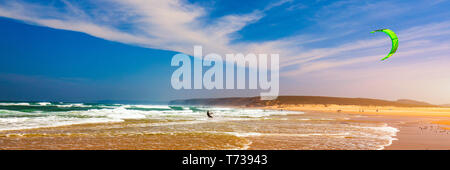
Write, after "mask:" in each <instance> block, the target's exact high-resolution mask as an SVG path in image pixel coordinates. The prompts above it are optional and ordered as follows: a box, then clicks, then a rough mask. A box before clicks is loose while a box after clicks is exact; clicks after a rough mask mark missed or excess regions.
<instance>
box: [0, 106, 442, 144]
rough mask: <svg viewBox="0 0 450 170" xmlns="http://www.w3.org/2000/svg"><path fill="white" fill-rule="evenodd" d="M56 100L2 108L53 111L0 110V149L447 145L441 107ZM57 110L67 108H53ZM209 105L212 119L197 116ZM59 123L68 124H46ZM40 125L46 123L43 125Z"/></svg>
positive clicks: (200, 115) (203, 112)
mask: <svg viewBox="0 0 450 170" xmlns="http://www.w3.org/2000/svg"><path fill="white" fill-rule="evenodd" d="M57 106H58V107H56V106H46V107H40V106H21V107H18V106H16V105H12V106H8V108H10V109H16V110H18V109H41V110H49V109H53V112H48V113H46V115H42V113H26V112H23V113H20V114H18V113H17V111H8V112H6V111H4V112H5V113H4V115H3V117H4V118H3V119H2V120H3V121H5V122H6V121H9V122H10V123H8V122H6V123H3V124H4V126H3V128H12V127H13V126H16V127H14V128H17V129H13V130H2V131H0V149H3V150H11V149H12V150H16V149H18V150H23V149H25V150H28V149H32V150H41V149H44V150H48V149H50V150H61V149H62V150H66V149H69V150H72V149H76V150H78V149H82V150H85V149H87V150H98V149H100V150H130V149H131V150H224V149H225V150H229V149H232V150H245V149H249V150H380V149H388V150H399V149H408V150H411V149H413V150H416V149H419V150H428V149H444V150H447V149H450V142H448V141H450V130H449V128H450V121H449V120H450V108H444V107H390V106H383V107H375V106H358V105H323V104H320V105H318V104H315V105H313V104H311V105H308V104H300V105H273V106H265V107H253V106H246V107H194V106H155V105H114V106H110V105H105V106H104V105H94V106H91V105H83V107H79V106H71V107H70V108H67V107H63V106H59V105H57ZM62 109H66V110H67V109H70V111H65V110H63V112H61V110H62ZM80 109H82V110H80ZM211 109H212V110H213V112H214V113H215V114H214V118H208V117H207V116H206V114H205V113H206V110H211ZM20 116H22V117H20ZM55 119H57V120H58V121H57V122H55V121H54V120H55ZM44 120H45V121H44ZM64 121H65V122H67V123H69V125H60V124H54V123H62V122H64ZM98 121H103V122H98ZM78 122H80V123H78ZM84 122H93V123H84ZM44 123H47V124H44ZM30 125H34V126H30ZM48 125H51V126H49V127H45V126H48ZM22 127H26V129H20V128H22ZM35 127H37V128H35Z"/></svg>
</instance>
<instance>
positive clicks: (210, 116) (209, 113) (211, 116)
mask: <svg viewBox="0 0 450 170" xmlns="http://www.w3.org/2000/svg"><path fill="white" fill-rule="evenodd" d="M206 115H207V116H208V117H209V118H213V113H212V112H210V111H209V110H208V111H206Z"/></svg>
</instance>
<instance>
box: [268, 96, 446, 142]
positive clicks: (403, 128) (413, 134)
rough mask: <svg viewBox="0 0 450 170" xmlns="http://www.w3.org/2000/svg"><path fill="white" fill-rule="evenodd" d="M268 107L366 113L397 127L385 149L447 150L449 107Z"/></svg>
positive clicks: (373, 118) (367, 115)
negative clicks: (392, 138)
mask: <svg viewBox="0 0 450 170" xmlns="http://www.w3.org/2000/svg"><path fill="white" fill-rule="evenodd" d="M267 108H268V109H284V110H298V111H305V112H327V113H334V114H343V113H345V114H356V115H365V116H366V117H365V118H364V119H363V120H366V121H378V122H385V123H387V124H389V125H390V126H392V127H395V128H397V129H399V132H398V133H397V135H396V136H395V138H397V140H394V141H393V142H392V144H391V145H390V146H387V147H385V148H384V149H386V150H450V108H447V107H377V106H349V105H347V106H339V105H284V106H272V107H267Z"/></svg>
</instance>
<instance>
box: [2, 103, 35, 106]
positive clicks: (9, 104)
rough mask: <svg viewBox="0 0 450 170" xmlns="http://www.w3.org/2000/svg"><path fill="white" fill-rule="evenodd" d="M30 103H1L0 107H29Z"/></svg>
mask: <svg viewBox="0 0 450 170" xmlns="http://www.w3.org/2000/svg"><path fill="white" fill-rule="evenodd" d="M29 105H30V103H0V106H29Z"/></svg>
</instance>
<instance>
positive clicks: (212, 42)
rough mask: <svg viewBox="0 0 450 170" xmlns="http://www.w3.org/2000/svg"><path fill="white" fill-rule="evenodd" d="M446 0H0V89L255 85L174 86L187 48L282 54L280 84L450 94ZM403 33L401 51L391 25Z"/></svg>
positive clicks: (76, 96) (169, 95)
mask: <svg viewBox="0 0 450 170" xmlns="http://www.w3.org/2000/svg"><path fill="white" fill-rule="evenodd" d="M449 7H450V2H449V1H448V0H435V1H426V0H414V1H409V0H378V1H364V0H343V1H327V0H315V1H314V0H311V1H300V0H258V1H242V0H164V1H162V0H84V1H71V0H46V1H39V0H2V1H0V60H1V62H0V92H1V93H0V100H33V101H99V100H130V101H168V100H172V99H180V98H204V97H233V96H256V95H258V94H259V93H258V92H257V91H254V90H231V91H230V90H211V91H209V90H181V91H177V90H174V89H172V88H171V85H170V78H171V74H172V72H173V71H174V70H175V69H176V68H174V67H171V66H170V62H171V59H172V56H173V55H175V54H177V53H185V54H189V55H192V54H193V46H194V45H202V46H203V50H204V53H205V54H207V53H212V52H213V53H218V54H227V53H244V54H246V53H278V54H280V76H281V77H280V94H281V95H313V96H337V97H365V98H378V99H387V100H397V99H415V100H420V101H426V102H431V103H433V104H448V103H450V67H449V65H450V56H449V55H450V11H449V10H448V8H449ZM382 28H388V29H391V30H393V31H395V32H396V33H397V35H398V37H399V48H398V50H397V53H396V54H394V56H392V57H391V58H389V59H388V60H386V61H383V62H381V61H379V60H380V59H381V58H383V57H384V56H385V55H386V54H387V53H388V52H389V50H390V48H391V42H390V40H389V38H388V37H387V36H386V35H385V34H383V33H375V34H371V33H370V31H372V30H376V29H382Z"/></svg>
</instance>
